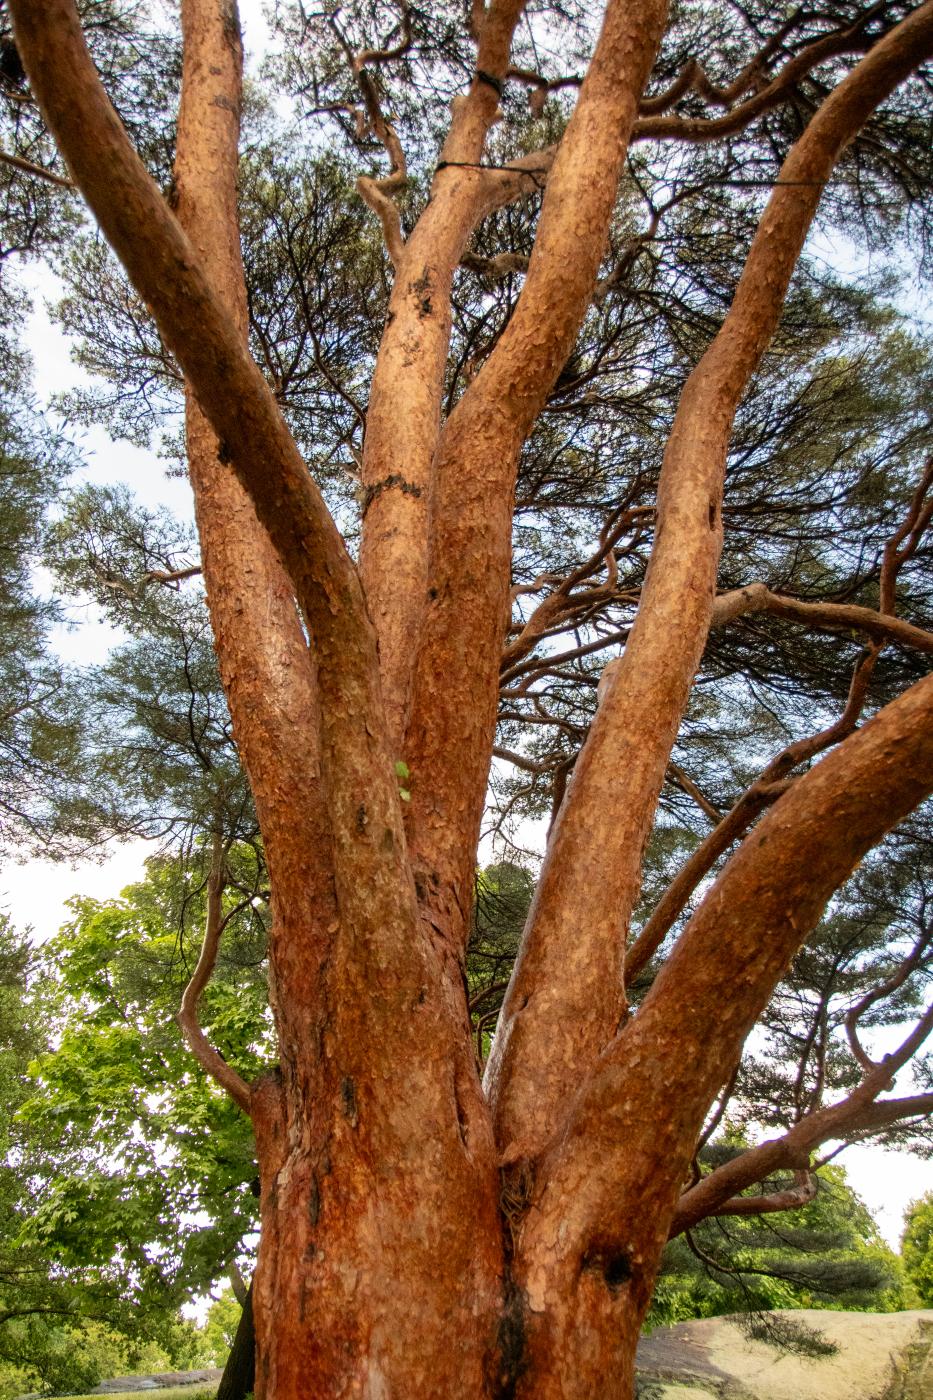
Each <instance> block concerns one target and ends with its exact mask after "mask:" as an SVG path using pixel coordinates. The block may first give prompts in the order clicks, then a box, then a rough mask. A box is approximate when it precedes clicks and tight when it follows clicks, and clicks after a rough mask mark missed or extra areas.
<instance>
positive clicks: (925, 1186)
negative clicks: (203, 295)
mask: <svg viewBox="0 0 933 1400" xmlns="http://www.w3.org/2000/svg"><path fill="white" fill-rule="evenodd" d="M261 5H262V0H240V13H241V17H242V22H243V27H244V34H245V39H246V44H247V48H248V49H249V50H252V51H253V52H254V53H255V52H256V51H257V50H259V49H261V48H262V46H263V44H264V42H265V40H266V35H267V30H266V27H265V24H264V22H263V20H262V14H261ZM29 282H30V285H31V287H32V288H33V290H34V293H35V303H36V305H35V310H34V312H33V314H32V316H31V317H30V318H29V323H28V326H27V328H26V333H25V339H26V342H27V344H28V346H29V348H30V349H31V351H32V354H33V356H34V359H35V368H36V391H37V394H38V397H39V398H40V400H41V401H42V402H43V403H44V402H47V401H48V398H49V396H50V395H51V394H53V393H55V392H61V391H63V390H65V389H67V388H69V387H71V386H72V385H74V384H76V383H78V382H81V381H82V380H83V379H84V378H85V377H84V376H83V374H82V373H81V371H80V370H78V368H77V367H76V366H75V364H74V363H73V362H72V360H71V358H70V347H69V344H68V341H67V340H66V338H65V337H64V336H63V335H62V333H61V332H60V331H59V330H58V328H57V327H55V326H53V325H52V323H51V321H50V319H49V317H48V315H47V313H46V311H45V309H44V305H43V302H44V301H45V300H51V299H54V297H55V295H56V290H57V287H56V282H55V279H54V278H52V277H51V276H50V275H49V274H48V273H47V272H45V271H44V270H42V269H30V277H29ZM80 446H81V449H82V453H83V455H84V457H85V460H86V468H85V470H84V472H83V473H82V474H81V479H83V480H88V481H95V482H101V483H104V482H125V483H126V484H127V485H129V486H130V487H131V488H132V490H133V491H134V492H135V493H136V494H137V496H138V497H139V498H140V499H141V500H142V501H144V502H145V503H146V504H147V505H157V504H163V505H167V506H168V507H169V508H171V509H172V510H174V511H175V512H176V513H177V514H180V515H185V516H190V514H191V495H190V489H189V487H188V484H187V482H186V481H183V480H179V479H171V478H167V477H166V475H165V464H164V463H163V462H161V461H159V460H158V459H157V458H156V457H154V456H153V455H152V454H150V453H148V452H143V451H140V450H139V449H138V448H135V447H132V446H130V445H129V444H127V443H112V442H111V441H110V439H109V438H108V437H107V435H106V433H105V432H104V431H103V430H102V429H95V430H93V431H91V432H88V433H86V434H83V435H82V436H81V438H80ZM76 622H77V623H79V625H76V626H75V628H74V629H73V630H71V631H70V632H66V631H64V630H62V629H59V631H58V633H57V635H56V645H57V646H58V648H59V650H60V651H61V653H62V655H63V656H64V657H65V658H66V659H68V660H75V661H84V662H91V661H96V660H100V659H102V658H103V657H104V656H105V655H106V652H107V650H108V647H109V645H111V644H112V637H113V634H112V632H111V631H110V629H109V628H107V627H106V626H105V625H103V624H101V623H99V622H97V621H96V620H95V619H94V617H93V615H90V616H88V615H85V616H83V617H80V618H76ZM151 849H152V847H151V846H150V845H149V844H148V843H146V842H145V841H134V842H131V843H127V844H124V845H119V844H116V843H114V845H113V846H112V847H111V848H110V849H109V851H108V853H107V854H106V858H105V859H104V860H102V861H97V862H82V863H80V864H78V865H75V866H68V865H65V864H56V863H53V862H50V861H42V860H29V861H25V862H23V863H21V864H16V863H14V862H10V861H8V862H6V863H5V864H4V865H3V866H2V867H0V908H4V909H6V910H7V911H8V912H9V913H10V915H11V916H12V918H13V920H14V922H15V923H16V925H17V926H18V927H19V928H21V929H26V928H27V927H28V928H31V929H32V931H33V936H34V937H35V938H36V939H37V940H44V939H45V938H48V937H49V936H50V935H51V934H53V933H54V932H56V931H57V929H58V928H59V927H60V925H61V924H62V923H63V922H64V921H65V919H66V918H67V916H68V911H67V910H66V908H65V901H66V900H67V899H68V898H70V897H71V896H72V895H86V896H91V897H93V898H97V899H108V898H112V897H114V896H116V895H118V894H119V892H120V890H121V889H123V888H124V886H126V885H128V884H131V883H132V882H134V881H135V880H138V879H140V878H141V876H142V874H143V862H144V860H145V857H146V855H147V854H148V853H149V851H150V850H151ZM838 1160H839V1161H840V1163H841V1165H843V1166H844V1167H845V1168H846V1170H847V1172H848V1175H849V1179H850V1181H851V1184H852V1185H853V1187H854V1188H855V1190H856V1191H857V1192H858V1193H859V1195H860V1196H861V1197H862V1199H863V1200H864V1202H865V1204H866V1205H867V1206H868V1207H869V1209H870V1210H871V1211H872V1213H873V1215H874V1216H875V1218H876V1220H877V1221H878V1224H879V1227H880V1229H881V1231H882V1233H883V1234H884V1236H885V1238H886V1239H887V1240H888V1242H889V1243H890V1244H891V1245H892V1246H893V1247H894V1248H897V1247H898V1244H899V1238H900V1232H901V1229H902V1224H903V1213H904V1209H905V1207H906V1206H907V1204H908V1203H909V1202H910V1201H912V1200H915V1199H916V1198H917V1197H918V1196H920V1195H923V1194H924V1193H925V1192H927V1191H929V1190H931V1189H933V1163H931V1162H926V1161H921V1160H920V1159H918V1158H915V1157H911V1156H909V1155H907V1154H905V1153H895V1152H885V1151H882V1150H881V1149H879V1148H876V1147H864V1146H863V1147H852V1148H849V1149H847V1150H846V1151H845V1152H844V1153H843V1154H842V1156H841V1157H840V1158H839V1159H838Z"/></svg>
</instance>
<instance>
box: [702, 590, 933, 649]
mask: <svg viewBox="0 0 933 1400" xmlns="http://www.w3.org/2000/svg"><path fill="white" fill-rule="evenodd" d="M759 612H770V613H774V615H775V616H776V617H783V618H786V619H787V620H788V621H789V622H800V623H804V624H805V625H807V626H810V627H814V628H818V629H820V630H823V631H830V632H835V631H840V630H844V631H858V632H865V633H866V634H867V635H868V636H869V637H871V638H872V639H873V640H874V641H877V642H897V643H898V644H899V645H901V646H905V647H911V648H913V649H914V650H915V651H922V652H924V653H925V654H926V655H930V654H931V653H933V632H926V631H924V630H923V628H922V627H914V626H913V624H912V623H910V622H903V621H902V620H901V619H900V618H899V617H892V616H886V615H885V614H884V613H880V612H875V610H874V609H873V608H863V607H859V606H857V605H856V604H853V603H802V602H798V600H797V599H796V598H788V597H785V596H784V595H783V594H780V593H772V592H771V590H770V589H769V588H768V587H767V586H766V585H765V584H763V583H749V584H746V585H745V587H744V588H737V589H735V590H734V591H733V592H731V593H722V594H720V596H719V597H718V598H717V599H716V602H715V604H714V606H713V616H712V619H711V622H710V626H711V627H723V626H725V625H726V623H728V622H732V621H734V619H736V618H738V617H747V616H749V615H750V614H753V613H759Z"/></svg>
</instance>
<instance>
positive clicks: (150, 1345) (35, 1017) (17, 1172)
mask: <svg viewBox="0 0 933 1400" xmlns="http://www.w3.org/2000/svg"><path fill="white" fill-rule="evenodd" d="M36 973H37V968H36V956H35V953H34V952H33V951H32V950H31V949H30V948H29V946H28V944H27V943H25V941H23V940H22V939H18V938H17V937H16V935H15V934H14V933H13V931H12V930H11V928H10V926H9V924H8V922H7V921H6V920H4V921H3V922H2V925H0V1103H2V1117H0V1131H2V1137H0V1205H2V1225H0V1394H3V1395H4V1396H12V1395H17V1394H21V1393H22V1392H23V1387H24V1386H36V1385H41V1386H42V1387H44V1388H48V1389H49V1390H51V1391H53V1392H54V1391H57V1392H59V1393H61V1392H62V1391H68V1390H73V1389H81V1388H83V1387H86V1386H91V1385H95V1384H96V1383H97V1381H99V1380H100V1378H101V1375H102V1374H107V1373H108V1372H109V1373H110V1374H113V1372H114V1371H117V1372H119V1371H120V1370H121V1369H126V1368H127V1367H129V1366H146V1365H150V1366H155V1367H165V1366H166V1365H171V1364H178V1363H181V1364H185V1362H186V1361H188V1360H189V1359H191V1358H193V1357H196V1355H197V1346H198V1338H197V1336H196V1335H195V1333H194V1331H193V1329H192V1328H191V1327H190V1326H185V1325H184V1324H182V1323H181V1321H180V1319H179V1317H178V1312H177V1303H176V1306H174V1307H173V1306H172V1302H171V1299H170V1297H169V1296H168V1294H167V1293H165V1294H159V1295H158V1296H153V1295H149V1296H146V1290H145V1288H144V1286H143V1281H142V1280H141V1279H140V1278H139V1275H138V1274H136V1279H137V1282H138V1284H139V1288H138V1290H137V1292H136V1295H135V1296H129V1294H128V1290H127V1287H126V1282H127V1259H126V1257H125V1256H124V1257H123V1258H119V1257H117V1258H115V1257H113V1255H112V1254H111V1255H110V1256H108V1254H107V1251H106V1249H103V1248H94V1247H93V1245H92V1244H91V1240H92V1239H93V1237H94V1236H95V1235H96V1236H98V1237H99V1236H100V1234H101V1232H102V1231H103V1232H104V1233H106V1234H107V1238H108V1241H111V1240H112V1239H113V1231H114V1224H113V1222H112V1221H111V1220H109V1219H108V1217H107V1211H106V1203H105V1201H104V1199H103V1198H102V1195H100V1196H96V1195H95V1194H94V1193H93V1192H88V1193H86V1194H85V1197H84V1199H83V1200H79V1199H78V1197H77V1196H76V1194H75V1192H74V1191H72V1192H71V1194H70V1196H69V1193H68V1192H67V1191H63V1193H62V1196H61V1198H60V1199H59V1201H58V1205H57V1213H58V1217H59V1220H60V1223H61V1227H62V1230H63V1232H64V1234H66V1235H67V1236H68V1237H69V1238H70V1240H71V1243H72V1248H71V1249H67V1248H66V1249H64V1250H62V1249H61V1248H59V1247H58V1246H57V1243H56V1241H55V1240H54V1239H53V1238H52V1237H51V1236H52V1234H53V1233H54V1232H52V1231H51V1230H50V1229H49V1225H50V1216H51V1214H52V1212H50V1211H49V1210H48V1208H47V1206H48V1202H47V1201H45V1202H43V1201H42V1195H43V1191H42V1183H43V1177H45V1178H46V1179H47V1178H48V1173H49V1172H50V1171H51V1170H54V1167H53V1158H54V1155H55V1153H56V1151H57V1149H58V1148H59V1147H60V1146H61V1140H62V1124H61V1117H59V1120H58V1122H57V1123H55V1119H54V1115H52V1114H50V1115H49V1119H48V1120H47V1122H46V1129H47V1131H46V1132H45V1133H44V1135H38V1136H37V1134H36V1131H35V1129H34V1126H33V1125H27V1123H26V1121H25V1119H26V1118H27V1117H28V1113H29V1108H28V1105H29V1100H30V1095H31V1094H33V1093H34V1092H35V1084H34V1083H32V1082H30V1075H29V1066H30V1063H31V1062H32V1061H33V1060H34V1057H36V1056H38V1055H40V1054H42V1052H43V1051H47V1046H48V1036H49V1022H48V1019H47V1016H46V1015H45V1014H44V1013H46V1012H47V1009H48V1008H47V1005H43V1004H42V1001H41V999H40V998H38V997H37V996H36V995H35V994H34V992H33V991H32V989H31V986H30V984H31V982H32V979H33V978H34V977H35V976H36ZM49 1122H52V1123H55V1126H54V1128H53V1129H52V1130H51V1131H48V1128H49ZM121 1146H123V1144H121ZM69 1150H70V1151H71V1153H72V1157H73V1156H74V1155H75V1145H74V1139H73V1137H70V1138H69ZM111 1170H113V1167H112V1166H111ZM37 1204H38V1206H39V1209H38V1213H37V1211H36V1208H37ZM111 1204H112V1202H111ZM82 1208H83V1211H82ZM82 1234H83V1242H82V1244H81V1245H80V1246H79V1247H78V1246H77V1242H78V1240H79V1239H81V1237H82ZM78 1256H80V1257H78ZM131 1272H132V1271H131Z"/></svg>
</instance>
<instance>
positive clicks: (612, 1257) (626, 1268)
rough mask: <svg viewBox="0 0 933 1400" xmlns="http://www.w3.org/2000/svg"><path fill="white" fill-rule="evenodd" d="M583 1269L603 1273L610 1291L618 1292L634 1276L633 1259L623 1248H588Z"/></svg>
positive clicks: (583, 1261) (582, 1262)
mask: <svg viewBox="0 0 933 1400" xmlns="http://www.w3.org/2000/svg"><path fill="white" fill-rule="evenodd" d="M580 1267H581V1269H592V1270H594V1271H595V1272H597V1273H601V1274H602V1276H603V1281H604V1283H605V1285H606V1287H607V1288H608V1289H609V1291H610V1293H616V1292H618V1290H619V1289H620V1288H621V1287H622V1285H623V1284H625V1283H628V1281H629V1279H630V1278H631V1277H632V1261H631V1260H630V1259H629V1257H628V1255H627V1254H626V1253H625V1251H624V1250H621V1249H604V1248H598V1247H597V1248H594V1249H588V1250H587V1252H586V1253H585V1254H584V1256H583V1258H582V1260H581V1264H580Z"/></svg>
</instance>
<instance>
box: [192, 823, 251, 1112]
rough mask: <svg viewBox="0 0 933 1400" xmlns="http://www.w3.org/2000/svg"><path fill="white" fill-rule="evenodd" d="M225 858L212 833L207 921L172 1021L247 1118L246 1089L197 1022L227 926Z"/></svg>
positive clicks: (248, 1091) (248, 1093)
mask: <svg viewBox="0 0 933 1400" xmlns="http://www.w3.org/2000/svg"><path fill="white" fill-rule="evenodd" d="M226 858H227V845H226V843H225V842H224V839H223V834H222V833H221V832H220V831H215V832H214V835H213V837H212V838H211V864H210V871H209V874H208V880H207V918H206V920H205V924H204V941H203V943H202V944H201V953H200V956H199V958H198V961H197V966H196V967H195V969H194V972H193V973H192V974H191V981H190V982H189V983H188V985H187V987H186V988H185V991H184V995H183V996H182V999H181V1007H180V1008H179V1010H178V1014H177V1015H176V1017H175V1020H176V1021H177V1022H178V1024H179V1026H180V1027H181V1033H182V1035H183V1036H184V1038H185V1040H186V1041H187V1043H188V1048H189V1050H190V1051H191V1053H192V1055H194V1058H195V1059H196V1060H197V1062H198V1064H199V1065H200V1066H201V1068H202V1069H203V1070H204V1071H205V1073H206V1074H209V1075H210V1076H211V1078H212V1079H213V1080H214V1081H215V1082H216V1083H217V1084H219V1085H220V1087H221V1088H222V1089H224V1090H225V1091H226V1092H227V1093H228V1094H229V1095H230V1097H231V1099H233V1102H234V1103H235V1104H237V1105H238V1106H239V1107H240V1108H241V1109H242V1110H243V1112H244V1113H247V1114H248V1113H249V1112H250V1103H251V1099H252V1091H251V1089H250V1087H249V1085H248V1084H247V1083H246V1081H245V1080H244V1079H241V1078H240V1076H239V1075H238V1074H237V1072H236V1070H235V1069H233V1068H231V1066H230V1065H228V1064H227V1061H226V1060H225V1059H224V1057H223V1055H221V1053H220V1051H219V1050H216V1049H215V1048H214V1046H213V1045H211V1043H210V1041H209V1040H208V1038H207V1036H206V1035H205V1034H204V1031H203V1029H202V1027H201V1023H200V1021H199V1020H198V1003H199V1001H200V1000H201V995H202V993H203V992H204V989H205V987H206V986H207V984H208V982H209V981H210V980H211V975H212V974H213V971H214V967H215V965H216V962H217V951H218V949H219V947H220V936H221V934H222V933H223V930H224V926H225V924H226V922H227V921H226V920H225V919H224V915H223V892H224V864H225V862H226Z"/></svg>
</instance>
